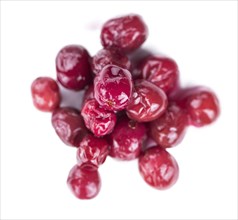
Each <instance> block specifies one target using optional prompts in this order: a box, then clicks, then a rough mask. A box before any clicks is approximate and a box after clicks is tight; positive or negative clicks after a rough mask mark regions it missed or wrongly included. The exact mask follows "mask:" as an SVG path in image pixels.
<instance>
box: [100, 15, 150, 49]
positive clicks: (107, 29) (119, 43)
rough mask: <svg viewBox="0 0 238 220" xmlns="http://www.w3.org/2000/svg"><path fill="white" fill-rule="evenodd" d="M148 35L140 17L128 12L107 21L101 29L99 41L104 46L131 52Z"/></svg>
mask: <svg viewBox="0 0 238 220" xmlns="http://www.w3.org/2000/svg"><path fill="white" fill-rule="evenodd" d="M147 35H148V31H147V27H146V25H145V23H144V22H143V20H142V18H141V17H140V16H138V15H134V14H130V15H127V16H123V17H118V18H113V19H111V20H109V21H107V22H106V23H105V24H104V25H103V27H102V31H101V42H102V45H103V46H104V47H106V48H116V49H119V50H121V51H123V52H131V51H133V50H135V49H137V48H139V47H140V46H141V44H142V43H143V42H144V41H145V40H146V38H147Z"/></svg>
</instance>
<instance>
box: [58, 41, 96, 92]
mask: <svg viewBox="0 0 238 220" xmlns="http://www.w3.org/2000/svg"><path fill="white" fill-rule="evenodd" d="M89 60H90V56H89V54H88V52H87V50H86V49H85V48H84V47H82V46H79V45H69V46H65V47H64V48H62V49H61V50H60V51H59V53H58V54H57V57H56V71H57V79H58V81H59V82H60V83H61V84H62V86H64V87H65V88H68V89H72V90H81V89H83V88H84V87H85V86H86V85H87V84H88V83H89V81H90V80H91V77H92V76H91V69H90V62H89Z"/></svg>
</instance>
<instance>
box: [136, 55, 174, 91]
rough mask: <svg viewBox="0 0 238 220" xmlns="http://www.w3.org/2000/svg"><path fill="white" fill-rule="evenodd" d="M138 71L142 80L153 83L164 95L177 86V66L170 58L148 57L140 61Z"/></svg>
mask: <svg viewBox="0 0 238 220" xmlns="http://www.w3.org/2000/svg"><path fill="white" fill-rule="evenodd" d="M138 71H139V72H140V74H141V77H142V78H143V79H146V80H148V81H149V82H152V83H154V84H155V85H157V86H158V87H159V88H161V89H162V90H163V91H164V92H165V93H168V92H170V91H172V90H173V89H175V88H176V87H177V86H178V77H179V70H178V66H177V64H176V63H175V61H174V60H172V59H170V58H167V57H159V56H149V57H147V58H146V59H144V60H142V61H141V63H140V64H139V66H138Z"/></svg>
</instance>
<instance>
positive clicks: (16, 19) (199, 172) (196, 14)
mask: <svg viewBox="0 0 238 220" xmlns="http://www.w3.org/2000/svg"><path fill="white" fill-rule="evenodd" d="M129 12H133V13H138V14H140V15H142V16H143V18H144V20H145V22H146V23H147V24H148V27H149V32H150V34H149V38H148V40H147V42H146V43H145V44H144V45H143V47H144V48H153V50H155V51H157V52H160V53H164V54H166V55H168V56H170V57H172V58H174V59H175V60H176V61H177V63H178V65H179V68H180V71H181V81H182V84H183V85H189V84H194V85H195V84H196V85H206V86H209V87H210V88H212V89H213V90H214V91H215V92H216V93H217V95H218V97H219V100H220V103H221V115H220V118H219V120H217V122H216V123H214V124H213V125H211V126H208V127H204V128H201V129H195V128H189V130H188V132H187V135H186V136H185V139H184V141H183V142H182V143H181V144H180V145H179V146H177V147H176V148H173V149H170V150H169V152H170V153H172V154H173V155H174V157H175V158H176V159H177V161H178V163H179V166H180V178H179V181H178V182H177V184H176V185H175V186H174V187H172V188H171V189H169V190H167V191H157V190H155V189H153V188H150V187H149V186H148V185H146V183H144V182H143V180H142V178H141V177H140V175H139V173H138V168H137V161H133V162H117V161H115V160H112V159H111V158H108V159H107V161H106V163H105V164H104V165H103V166H102V167H100V173H101V177H102V189H101V192H100V194H99V195H98V197H96V198H95V199H93V200H90V201H80V200H77V199H76V198H75V197H74V196H73V195H72V194H71V193H70V191H69V189H68V188H67V185H66V178H67V175H68V172H69V170H70V169H71V167H72V166H73V165H74V164H75V162H76V160H75V151H76V150H75V149H74V148H70V147H67V146H65V145H64V144H63V143H62V142H61V141H60V140H59V138H58V137H57V136H56V134H55V132H54V130H53V128H52V126H51V121H50V118H51V116H50V114H47V113H42V112H39V111H37V110H36V109H35V108H34V107H33V105H32V100H31V95H30V85H31V82H32V81H33V80H34V79H35V78H36V77H38V76H51V77H55V64H54V60H55V56H56V54H57V52H58V50H59V49H60V48H61V47H63V46H65V45H67V44H72V43H76V44H81V45H84V46H85V47H86V48H87V49H88V50H89V51H90V53H91V54H92V55H93V54H95V53H96V52H97V50H99V49H100V48H101V46H100V41H99V34H100V26H101V25H102V24H103V22H105V21H106V20H107V19H109V18H111V17H114V16H116V15H121V14H126V13H129ZM73 97H74V98H73V99H72V100H74V103H76V106H79V105H80V99H79V98H78V101H77V100H75V98H77V97H78V94H74V96H73ZM72 100H71V101H72ZM1 113H2V114H1V217H2V219H25V220H27V219H87V218H90V219H108V218H110V219H115V218H127V219H130V218H135V219H140V218H142V219H150V218H153V219H236V218H237V2H236V1H218V2H216V1H183V2H182V1H181V2H179V1H175V2H173V1H167V2H166V1H158V2H155V1H154V2H148V1H140V2H139V1H138V2H136V1H134V2H128V1H123V2H111V1H106V2H101V1H97V2H92V1H88V2H80V1H61V2H53V1H49V2H47V1H42V2H40V1H38V2H30V1H26V2H20V1H18V2H17V1H16V2H13V1H11V2H7V1H3V2H1Z"/></svg>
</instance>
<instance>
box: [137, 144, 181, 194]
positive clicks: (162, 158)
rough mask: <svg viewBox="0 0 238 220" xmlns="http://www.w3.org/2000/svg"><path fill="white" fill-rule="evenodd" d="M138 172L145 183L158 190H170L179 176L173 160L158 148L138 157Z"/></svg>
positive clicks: (163, 150)
mask: <svg viewBox="0 0 238 220" xmlns="http://www.w3.org/2000/svg"><path fill="white" fill-rule="evenodd" d="M139 171H140V174H141V176H142V178H143V179H144V180H145V182H146V183H148V184H149V185H150V186H152V187H154V188H156V189H159V190H164V189H168V188H170V187H171V186H172V185H174V184H175V183H176V181H177V180H178V176H179V167H178V164H177V162H176V160H175V158H174V157H173V156H172V155H171V154H169V153H168V152H167V151H166V150H165V149H163V148H160V147H159V146H155V147H151V148H149V149H147V150H146V151H145V152H144V153H143V154H142V155H141V156H140V158H139Z"/></svg>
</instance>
